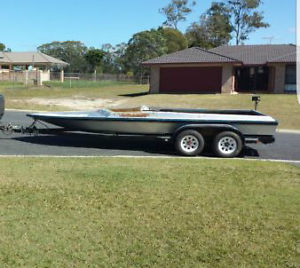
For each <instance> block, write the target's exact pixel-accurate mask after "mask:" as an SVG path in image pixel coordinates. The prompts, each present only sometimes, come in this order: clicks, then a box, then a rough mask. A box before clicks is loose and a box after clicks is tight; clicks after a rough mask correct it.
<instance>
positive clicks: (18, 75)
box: [0, 70, 50, 86]
mask: <svg viewBox="0 0 300 268" xmlns="http://www.w3.org/2000/svg"><path fill="white" fill-rule="evenodd" d="M49 80H50V71H49V70H46V71H41V70H33V71H27V70H25V71H18V72H17V71H13V70H2V71H1V72H0V81H12V82H22V83H24V84H25V85H27V84H32V83H36V84H37V85H38V86H41V85H42V84H43V82H44V81H49Z"/></svg>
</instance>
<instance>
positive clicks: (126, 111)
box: [110, 106, 264, 117]
mask: <svg viewBox="0 0 300 268" xmlns="http://www.w3.org/2000/svg"><path fill="white" fill-rule="evenodd" d="M110 111H111V112H113V113H117V114H118V115H119V116H120V117H147V116H149V115H150V113H149V112H151V113H153V112H163V113H193V114H198V113H201V114H224V115H225V114H226V115H262V116H263V115H264V114H262V113H259V112H257V111H255V110H210V109H184V108H177V109H176V108H175V109H168V108H157V107H147V106H142V107H133V108H115V109H110Z"/></svg>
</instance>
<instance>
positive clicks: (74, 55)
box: [37, 41, 89, 72]
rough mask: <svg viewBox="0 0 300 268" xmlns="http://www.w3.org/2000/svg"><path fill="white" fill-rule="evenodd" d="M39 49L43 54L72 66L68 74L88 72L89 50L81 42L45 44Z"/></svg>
mask: <svg viewBox="0 0 300 268" xmlns="http://www.w3.org/2000/svg"><path fill="white" fill-rule="evenodd" d="M37 49H38V51H40V52H42V53H45V54H47V55H49V56H52V57H55V58H58V59H61V60H63V61H65V62H67V63H69V64H70V65H69V66H68V67H66V71H68V72H86V71H87V69H88V67H89V66H88V63H87V61H86V58H85V54H86V53H87V50H88V49H87V47H86V46H85V45H84V44H83V43H82V42H80V41H64V42H58V41H55V42H52V43H47V44H43V45H41V46H39V47H38V48H37Z"/></svg>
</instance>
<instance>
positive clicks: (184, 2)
mask: <svg viewBox="0 0 300 268" xmlns="http://www.w3.org/2000/svg"><path fill="white" fill-rule="evenodd" d="M194 5H196V2H195V1H193V2H192V3H191V4H189V0H171V3H169V4H168V5H167V6H165V7H163V8H161V9H160V10H159V12H160V13H162V14H164V15H165V16H166V21H165V22H164V25H166V26H169V27H173V28H174V29H176V30H177V29H178V23H179V22H181V21H185V20H186V16H187V15H188V14H190V13H191V12H192V9H191V8H192V7H193V6H194Z"/></svg>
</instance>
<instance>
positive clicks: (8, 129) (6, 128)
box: [0, 120, 66, 136]
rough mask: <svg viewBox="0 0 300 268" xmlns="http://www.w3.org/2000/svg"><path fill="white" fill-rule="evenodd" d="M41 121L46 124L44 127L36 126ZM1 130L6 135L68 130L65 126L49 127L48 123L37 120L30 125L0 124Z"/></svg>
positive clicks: (58, 132) (35, 134)
mask: <svg viewBox="0 0 300 268" xmlns="http://www.w3.org/2000/svg"><path fill="white" fill-rule="evenodd" d="M38 122H39V123H40V124H42V125H44V128H38V127H37V126H36V124H37V123H38ZM0 131H1V132H2V133H3V134H5V135H12V134H14V133H21V134H27V135H33V136H37V135H39V134H49V135H50V134H60V133H62V132H65V131H66V130H65V129H64V128H49V127H47V125H45V124H43V123H42V122H40V121H38V120H35V121H33V123H32V124H31V125H29V126H19V125H13V124H12V123H7V124H3V125H1V124H0Z"/></svg>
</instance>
